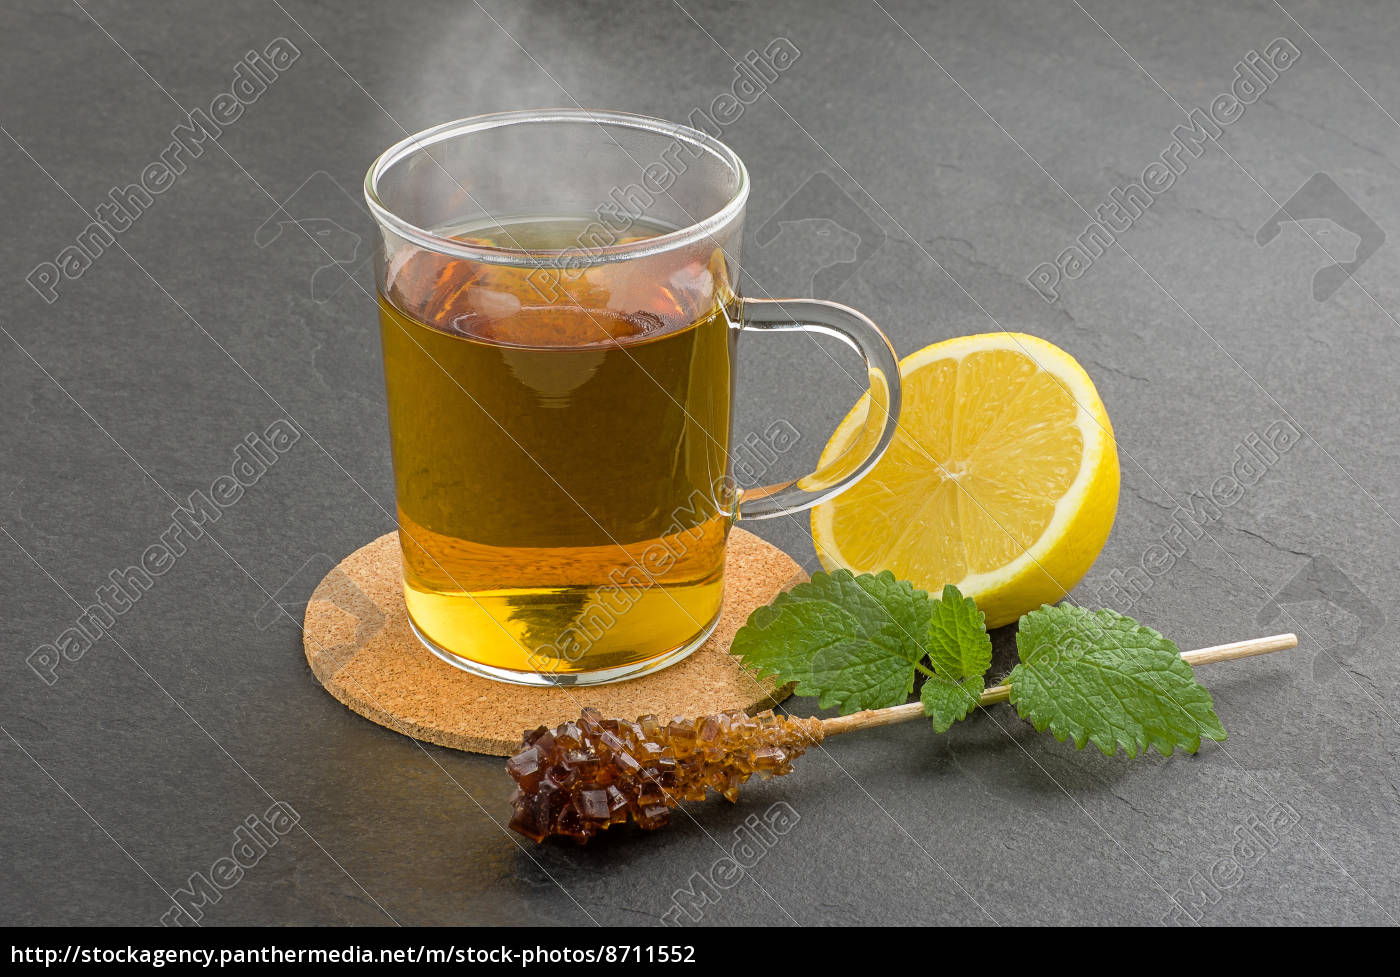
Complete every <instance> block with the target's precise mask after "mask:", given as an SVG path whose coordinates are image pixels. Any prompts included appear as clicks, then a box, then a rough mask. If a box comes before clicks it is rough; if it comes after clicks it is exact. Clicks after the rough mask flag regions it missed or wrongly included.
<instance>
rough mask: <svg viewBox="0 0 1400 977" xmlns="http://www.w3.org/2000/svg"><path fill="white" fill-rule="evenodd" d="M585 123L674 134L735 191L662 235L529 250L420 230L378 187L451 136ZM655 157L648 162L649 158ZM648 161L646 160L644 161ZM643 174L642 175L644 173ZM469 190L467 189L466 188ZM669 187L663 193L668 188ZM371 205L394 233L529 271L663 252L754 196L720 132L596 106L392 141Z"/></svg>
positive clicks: (463, 123)
mask: <svg viewBox="0 0 1400 977" xmlns="http://www.w3.org/2000/svg"><path fill="white" fill-rule="evenodd" d="M559 122H572V123H586V124H590V125H598V126H600V127H601V126H603V125H612V126H618V127H622V128H627V129H636V130H641V131H646V132H652V133H656V134H659V135H664V136H669V137H671V138H672V139H675V140H679V141H681V142H684V143H688V144H689V145H691V146H694V147H697V148H699V149H701V150H703V151H705V152H708V153H710V154H711V155H712V156H715V157H717V158H718V159H719V160H720V161H721V162H723V163H724V164H725V165H727V166H728V167H729V168H730V169H731V170H732V171H733V172H734V174H735V175H736V176H737V177H738V184H737V186H736V187H735V190H734V193H733V194H732V195H731V196H730V198H729V199H728V200H727V201H725V203H724V204H723V205H722V206H721V207H720V208H719V209H718V210H716V211H714V212H713V213H711V214H709V215H707V216H706V217H703V218H701V219H699V220H697V221H695V222H694V223H692V224H690V225H689V226H687V227H683V228H678V229H677V230H674V231H668V232H667V233H665V234H659V235H657V236H655V237H650V238H646V239H644V240H641V241H633V242H630V243H626V244H609V245H602V246H599V247H571V248H562V249H554V250H530V249H526V248H503V247H496V246H494V245H478V244H467V243H465V242H462V241H459V240H457V239H455V238H450V237H446V236H444V235H441V234H437V233H434V232H433V231H431V230H428V229H427V228H423V227H419V226H418V225H416V224H414V223H413V222H411V221H408V220H405V219H404V218H402V217H400V216H399V215H398V214H396V213H394V212H393V211H392V210H391V209H389V207H388V206H387V205H386V204H385V203H384V202H383V200H381V199H380V196H379V184H380V182H381V180H382V178H383V177H384V175H385V174H386V173H388V172H389V170H390V169H391V168H393V167H394V166H395V165H397V164H398V163H400V162H402V161H403V160H405V159H406V158H408V157H409V156H411V155H413V154H414V153H417V152H421V151H423V150H426V149H427V148H429V147H431V146H434V145H436V144H437V143H440V142H444V141H446V140H448V139H452V138H456V137H460V136H464V135H470V134H471V133H474V132H483V131H486V130H488V129H496V128H501V127H504V126H512V125H529V124H537V123H559ZM648 162H649V161H648ZM643 165H645V164H643ZM639 178H640V177H639ZM463 190H464V192H465V188H463ZM663 192H664V191H663ZM364 194H365V202H366V203H367V204H368V205H369V209H370V212H371V213H372V214H373V215H374V218H375V220H376V221H378V222H379V223H380V225H381V226H384V227H387V228H389V229H390V230H392V231H393V232H394V233H395V234H397V235H398V236H399V237H402V238H404V239H405V240H408V241H411V242H413V243H414V244H417V245H418V246H420V247H423V248H426V249H428V250H431V251H434V252H437V253H440V254H447V255H451V256H453V257H458V258H466V259H469V260H473V261H482V262H486V263H488V264H503V265H513V266H516V267H525V268H570V267H576V266H578V265H579V264H588V265H591V264H606V263H610V262H615V261H627V260H630V259H633V258H642V257H646V256H648V255H654V254H661V253H663V252H666V251H670V250H673V249H675V248H680V247H684V246H686V245H689V244H693V243H695V242H696V241H699V240H702V239H704V238H706V237H709V236H711V235H713V234H714V233H715V232H717V231H718V230H719V229H720V228H722V227H724V226H725V225H726V224H728V223H729V222H730V221H731V220H733V219H734V218H735V217H737V216H738V215H739V214H740V213H741V212H742V211H743V209H744V204H745V203H746V202H747V200H748V195H749V174H748V169H747V168H746V167H745V166H744V161H743V160H741V159H740V158H739V155H738V154H737V153H735V152H734V150H732V149H730V148H729V147H728V146H726V145H725V144H724V143H722V142H720V141H719V140H718V139H716V138H714V137H713V136H711V135H709V134H707V133H704V132H701V131H700V130H698V129H693V128H691V127H690V126H686V125H681V124H680V123H677V122H668V121H666V120H664V119H654V118H650V117H648V116H645V115H634V114H633V113H630V112H614V111H608V110H592V109H583V108H578V109H567V108H564V109H525V110H517V111H512V112H492V113H488V114H485V115H474V116H469V117H467V118H463V119H456V120H454V121H452V122H444V123H442V124H441V125H436V126H432V127H431V128H428V129H424V130H423V131H421V132H418V133H415V134H414V135H411V136H408V137H406V138H404V139H401V140H399V141H398V142H396V143H395V144H394V145H392V146H390V147H389V148H388V149H386V150H385V151H384V152H383V153H381V154H380V156H379V158H378V159H376V160H375V161H374V163H373V164H372V165H371V166H370V168H369V171H368V172H367V173H366V174H365V183H364Z"/></svg>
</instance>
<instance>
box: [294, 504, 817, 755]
mask: <svg viewBox="0 0 1400 977" xmlns="http://www.w3.org/2000/svg"><path fill="white" fill-rule="evenodd" d="M399 573H400V562H399V539H398V533H387V534H385V535H383V536H381V537H379V538H378V539H376V540H375V541H374V542H372V543H369V544H368V545H366V546H362V547H360V548H359V549H358V550H356V551H355V552H354V553H351V554H350V555H349V556H347V557H346V558H345V559H344V560H342V561H341V562H340V564H339V565H338V566H337V567H335V569H333V570H331V572H330V573H328V574H326V576H325V578H324V579H322V581H321V582H320V584H318V585H317V587H316V590H315V592H314V593H313V594H312V595H311V600H310V602H309V603H308V604H307V606H306V621H305V639H304V642H303V645H304V650H305V652H306V660H307V662H308V663H309V664H310V665H311V671H312V673H313V674H315V676H316V678H317V679H318V680H319V681H320V683H321V684H322V685H323V686H325V689H326V691H327V692H329V693H330V694H331V695H333V696H335V697H336V698H337V699H339V700H340V701H341V702H343V703H345V705H347V706H349V707H350V708H351V709H352V710H354V711H355V712H357V713H359V714H360V715H361V716H364V717H365V718H366V719H372V720H374V721H375V722H376V723H379V724H380V725H381V726H386V727H388V728H389V729H392V730H394V731H395V732H398V733H404V734H406V735H408V736H412V737H413V738H414V739H419V740H426V741H427V742H429V743H437V744H438V745H440V746H449V747H452V748H454V749H458V750H467V751H469V752H472V753H489V754H493V755H496V756H509V755H510V754H512V753H514V752H515V750H516V748H517V747H518V746H519V745H520V734H521V732H522V731H523V730H526V729H533V728H535V727H536V726H540V725H544V726H557V725H558V724H560V723H562V722H564V721H565V720H568V719H574V718H577V716H578V714H579V710H580V709H581V708H582V707H583V706H595V707H597V708H598V709H600V710H602V712H603V714H604V715H605V716H620V717H626V718H628V719H634V718H636V717H637V716H642V715H645V714H647V713H655V714H657V715H667V716H672V715H685V716H699V715H704V714H706V713H712V712H718V711H720V710H730V709H743V710H744V711H745V712H750V713H753V712H757V711H760V710H762V709H767V708H771V707H772V706H773V705H774V704H775V703H777V702H780V701H782V700H783V699H785V698H787V696H788V694H789V693H790V691H791V689H790V688H787V687H784V688H778V687H776V685H775V684H774V683H773V682H772V681H771V680H767V679H764V680H760V679H756V678H754V677H753V676H752V674H750V673H748V672H745V671H743V670H742V669H741V668H740V666H739V664H738V660H737V659H735V658H733V657H732V656H731V655H730V654H729V651H728V648H729V643H730V641H732V640H733V638H734V632H735V631H737V630H738V629H739V627H740V626H741V625H742V624H743V623H744V621H745V620H747V619H748V616H749V614H750V612H752V611H753V609H754V608H756V607H759V606H760V605H763V604H766V603H768V602H769V601H771V600H772V599H773V598H774V596H776V595H777V594H778V593H779V592H781V591H783V590H786V589H787V588H788V587H790V586H791V585H793V584H795V583H797V582H799V581H801V580H805V579H806V574H804V573H803V572H802V568H801V567H800V566H798V564H797V563H796V562H795V561H794V560H793V559H792V557H790V556H788V555H787V554H786V553H784V552H783V551H782V550H780V549H778V548H777V547H775V546H771V545H770V544H768V543H765V542H764V541H763V540H761V539H759V538H758V537H757V536H755V535H753V534H752V533H747V532H744V531H743V530H741V529H735V530H733V531H732V533H731V534H730V537H729V547H728V562H727V564H726V566H725V591H724V610H723V611H722V612H721V613H720V620H719V624H718V626H717V627H716V628H715V631H714V634H713V635H711V636H710V639H709V640H708V641H707V642H705V644H703V645H701V646H700V647H699V648H698V649H696V650H695V652H694V653H693V654H691V656H690V657H689V658H687V659H685V660H684V661H682V662H679V663H678V664H675V665H672V666H671V667H670V668H666V669H662V670H661V671H659V672H656V673H655V674H652V675H647V676H643V677H642V678H639V679H633V680H631V681H628V682H617V683H614V684H612V685H595V686H588V687H585V688H573V689H561V688H534V687H531V686H524V685H508V684H506V683H503V682H493V681H491V680H489V679H484V678H478V677H477V676H475V675H470V674H468V673H467V672H464V671H462V670H461V669H458V668H454V667H452V666H451V665H449V664H447V663H446V662H445V661H443V660H442V659H440V658H438V657H437V656H436V655H433V654H432V653H431V652H429V651H428V649H426V648H424V647H423V645H422V644H421V643H420V642H419V641H418V639H417V638H416V637H415V636H414V634H413V632H412V630H410V628H409V623H408V612H407V611H406V610H405V608H404V603H403V591H402V586H403V585H402V582H401V579H400V576H399Z"/></svg>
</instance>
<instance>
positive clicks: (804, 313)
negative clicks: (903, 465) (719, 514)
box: [738, 298, 900, 519]
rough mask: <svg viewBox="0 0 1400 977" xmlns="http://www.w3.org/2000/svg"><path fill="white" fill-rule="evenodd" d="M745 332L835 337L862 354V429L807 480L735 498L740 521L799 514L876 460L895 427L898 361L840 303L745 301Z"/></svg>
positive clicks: (870, 327) (875, 330)
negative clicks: (866, 382) (866, 380)
mask: <svg viewBox="0 0 1400 977" xmlns="http://www.w3.org/2000/svg"><path fill="white" fill-rule="evenodd" d="M743 328H744V329H746V330H748V329H753V330H761V331H763V332H814V333H820V334H821V335H824V336H833V337H835V338H837V339H839V340H841V341H842V342H844V343H845V344H846V345H847V346H849V347H851V348H852V349H854V350H855V351H856V352H857V353H859V354H860V356H861V359H863V360H864V361H865V370H866V373H867V374H868V375H869V377H870V396H869V398H868V399H867V400H866V405H867V408H866V414H865V425H864V428H863V429H862V431H861V433H860V436H859V437H857V438H856V439H855V440H854V441H852V442H851V444H850V446H849V447H848V448H847V449H846V450H845V451H844V452H842V453H841V455H840V457H838V458H835V459H833V460H832V461H830V462H828V463H827V464H825V465H822V466H821V467H820V468H818V469H817V470H816V471H814V472H812V473H811V474H810V475H804V476H802V477H801V478H797V479H793V480H792V481H789V482H778V483H776V484H773V485H764V486H762V487H759V488H750V489H744V490H742V491H741V492H740V493H739V511H738V516H739V518H740V519H771V518H772V517H774V516H784V515H790V514H792V513H794V512H801V511H802V510H803V509H806V508H809V507H811V506H814V505H816V504H817V503H818V502H824V501H826V500H827V499H830V498H832V497H833V496H836V495H839V494H840V493H841V492H843V491H845V490H846V489H847V488H849V487H850V486H852V485H854V484H855V483H856V482H857V481H859V480H860V478H861V476H863V475H864V474H865V473H866V472H868V471H870V469H871V468H872V467H873V466H874V464H875V462H877V461H879V460H880V456H881V455H883V454H884V453H885V449H886V448H888V447H889V446H890V442H891V441H892V440H893V439H894V432H895V428H896V427H897V426H898V424H899V405H900V387H899V361H898V360H897V359H896V358H895V355H894V347H892V346H891V345H890V341H889V340H888V339H886V338H885V334H884V333H882V332H881V331H880V327H879V326H877V325H875V323H873V322H871V321H870V319H868V318H867V317H866V316H863V315H861V314H860V313H859V312H857V311H856V310H855V309H852V308H850V307H848V306H845V305H841V304H840V303H838V302H823V301H821V300H819V299H750V298H746V299H744V318H743Z"/></svg>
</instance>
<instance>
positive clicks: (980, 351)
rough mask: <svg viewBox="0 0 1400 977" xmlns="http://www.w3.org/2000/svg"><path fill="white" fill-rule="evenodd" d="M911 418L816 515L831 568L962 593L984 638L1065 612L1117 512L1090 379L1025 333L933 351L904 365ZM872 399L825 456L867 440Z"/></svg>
mask: <svg viewBox="0 0 1400 977" xmlns="http://www.w3.org/2000/svg"><path fill="white" fill-rule="evenodd" d="M899 375H900V378H901V380H902V382H903V388H904V409H903V411H902V413H901V416H900V419H899V428H898V432H897V433H896V435H895V438H894V441H893V442H892V443H891V445H890V447H889V450H888V451H887V452H886V453H885V455H884V457H882V458H881V459H880V461H879V463H878V464H876V466H875V467H874V468H873V469H872V470H871V471H870V472H869V473H867V474H866V476H865V477H864V478H863V479H861V480H860V481H859V482H858V483H856V484H855V485H854V486H853V487H852V488H850V489H848V490H847V491H845V492H843V493H842V494H841V495H839V496H837V497H836V498H834V499H832V500H830V501H828V502H824V503H822V504H821V505H818V506H816V507H815V508H813V510H812V538H813V541H814V542H815V543H816V547H817V555H818V557H819V559H820V560H821V562H822V564H823V566H825V567H826V568H827V569H828V570H831V569H835V568H837V567H845V568H847V569H849V570H851V571H853V572H855V573H876V572H879V571H881V570H892V571H894V574H895V576H896V577H899V578H902V579H905V580H909V581H911V582H912V583H913V584H914V585H915V586H916V587H921V588H923V589H925V590H928V591H930V592H931V593H934V594H936V593H937V592H938V591H939V590H941V589H942V587H943V585H944V584H947V583H951V584H956V585H957V587H958V589H959V590H961V591H962V592H963V593H964V594H965V595H967V596H969V597H973V598H975V599H976V601H977V605H978V606H979V607H980V608H981V609H982V611H983V612H984V613H985V614H986V616H987V626H988V627H997V626H998V625H1002V624H1009V623H1010V622H1012V621H1015V620H1016V619H1017V618H1019V617H1020V616H1021V615H1022V614H1024V613H1025V612H1027V611H1030V610H1034V609H1035V608H1037V607H1039V606H1040V605H1041V604H1044V603H1053V602H1055V601H1057V600H1060V599H1061V598H1063V597H1064V596H1065V594H1066V593H1068V592H1069V590H1070V589H1071V588H1073V587H1074V585H1075V584H1077V583H1078V582H1079V581H1080V579H1081V578H1083V576H1084V574H1085V573H1086V572H1087V571H1088V569H1089V567H1090V565H1092V564H1093V562H1094V559H1095V557H1097V556H1098V554H1099V551H1100V550H1101V549H1103V545H1104V543H1105V542H1106V541H1107V540H1108V534H1109V531H1110V530H1111V529H1112V528H1113V518H1114V515H1115V513H1116V512H1117V509H1118V480H1119V471H1118V449H1117V446H1116V445H1115V443H1114V439H1113V428H1112V425H1111V424H1110V423H1109V420H1108V412H1107V411H1106V410H1105V409H1104V405H1103V401H1101V400H1100V399H1099V395H1098V391H1096V390H1095V389H1094V384H1093V382H1092V381H1091V380H1090V379H1089V375H1088V374H1087V373H1085V372H1084V369H1083V368H1082V367H1081V366H1080V365H1079V364H1078V363H1077V362H1076V361H1075V359H1074V357H1072V356H1070V355H1069V354H1068V353H1066V352H1065V351H1064V350H1062V349H1060V348H1059V347H1057V346H1054V345H1052V344H1051V343H1047V342H1046V341H1045V340H1043V339H1038V338H1037V337H1035V336H1028V335H1025V334H1022V333H1004V332H1002V333H987V334H984V335H978V336H964V337H961V338H958V339H950V340H947V341H946V342H942V343H935V344H934V345H932V346H927V347H925V348H924V349H921V350H919V351H918V352H917V353H912V354H910V355H909V356H907V357H905V358H904V359H903V360H901V361H900V364H899ZM868 409H869V395H868V394H867V395H866V396H865V397H862V398H861V400H860V402H859V403H857V404H856V405H855V407H853V408H851V411H850V413H849V414H847V415H846V417H845V419H844V420H843V421H842V422H841V424H840V426H839V427H838V428H837V429H836V433H835V434H833V435H832V436H831V440H830V441H829V442H827V445H826V448H825V450H824V451H823V452H822V457H821V463H820V466H821V467H825V466H826V465H828V464H832V463H834V462H835V461H836V460H837V459H838V458H840V456H841V455H842V454H844V453H845V451H846V450H847V448H849V447H850V446H851V444H852V443H853V442H854V441H855V440H856V439H857V438H859V437H860V434H861V432H862V430H863V429H864V427H865V417H866V412H867V410H868Z"/></svg>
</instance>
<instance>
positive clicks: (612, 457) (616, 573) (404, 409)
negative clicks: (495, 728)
mask: <svg viewBox="0 0 1400 977" xmlns="http://www.w3.org/2000/svg"><path fill="white" fill-rule="evenodd" d="M585 223H586V222H583V221H571V220H531V221H507V222H493V223H492V225H490V226H488V227H478V228H476V229H472V230H466V231H463V230H460V229H459V230H458V231H457V233H456V234H454V237H456V238H457V239H458V240H463V241H465V242H469V243H471V244H473V245H476V246H482V247H506V248H513V249H526V250H529V251H533V252H539V251H544V250H564V249H569V248H577V243H576V242H577V240H578V239H579V235H580V234H581V233H582V232H583V231H584V229H585ZM664 230H665V229H664V228H643V229H641V230H640V231H634V232H633V234H632V237H631V240H633V241H635V240H638V239H640V238H644V237H646V236H648V235H653V234H657V233H661V232H662V231H664ZM658 260H669V261H670V263H671V265H673V266H674V267H668V268H666V269H661V270H658V268H657V267H656V265H655V263H654V262H653V263H652V264H649V265H648V264H645V263H636V262H633V263H627V264H621V265H600V266H595V267H591V268H586V269H567V268H561V269H559V270H542V269H538V268H536V269H530V268H520V267H512V266H507V265H494V264H487V263H478V262H475V261H469V260H464V259H454V258H450V257H446V256H443V255H439V254H435V253H431V252H426V251H418V252H416V253H414V254H413V255H412V256H411V257H410V258H409V259H408V260H407V261H406V262H405V263H404V264H403V266H402V267H401V268H400V269H398V271H397V273H396V274H393V275H392V276H391V278H390V279H389V281H388V287H387V294H382V295H381V296H380V324H381V337H382V340H383V347H384V372H385V381H386V385H387V392H388V407H389V426H390V432H391V437H392V443H393V461H394V480H395V487H396V490H397V497H398V517H399V524H400V527H401V530H400V539H401V542H402V547H403V561H404V596H405V600H406V602H407V605H408V611H409V614H410V616H411V618H412V621H413V623H414V625H415V626H416V628H417V629H418V631H419V632H420V634H421V635H422V636H423V637H424V638H426V639H427V640H428V642H429V643H430V645H432V646H434V647H436V648H437V649H448V650H451V651H461V652H462V653H465V654H467V655H469V657H470V658H471V660H472V661H474V662H477V663H479V664H482V665H486V666H489V667H492V668H496V669H503V670H508V671H511V672H521V671H525V672H545V673H555V674H568V673H571V672H579V671H597V670H601V669H614V668H620V667H625V666H629V665H633V664H636V663H640V662H645V661H647V660H648V659H651V658H654V657H657V656H660V655H665V654H667V653H668V652H672V651H674V650H675V649H676V648H677V647H679V646H682V645H684V644H685V643H686V642H687V641H691V640H693V639H695V638H696V637H697V636H698V635H701V634H702V633H703V632H704V631H705V630H706V629H707V627H708V626H710V625H711V624H712V622H713V621H714V619H715V617H716V616H717V614H718V613H719V608H720V599H721V596H722V593H723V588H724V582H723V571H724V544H725V539H726V536H727V534H728V528H729V523H730V519H731V517H732V505H733V503H732V492H731V491H730V489H729V488H728V481H727V471H728V448H729V423H730V421H729V418H730V407H731V403H730V402H731V397H732V392H733V375H734V366H733V345H734V343H733V335H734V330H733V329H732V328H731V318H730V317H731V315H732V314H733V313H734V311H735V310H734V308H733V306H734V304H735V301H734V299H733V294H732V292H730V291H729V290H728V286H727V285H726V284H725V277H724V275H723V265H722V260H723V259H722V257H721V256H719V255H717V254H716V255H715V256H714V257H713V258H712V260H711V261H710V262H709V263H701V262H699V261H695V260H692V261H691V262H690V263H688V264H687V263H685V262H684V261H683V260H682V259H680V258H678V257H677V256H676V255H674V254H673V255H669V256H663V257H662V258H661V259H658Z"/></svg>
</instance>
